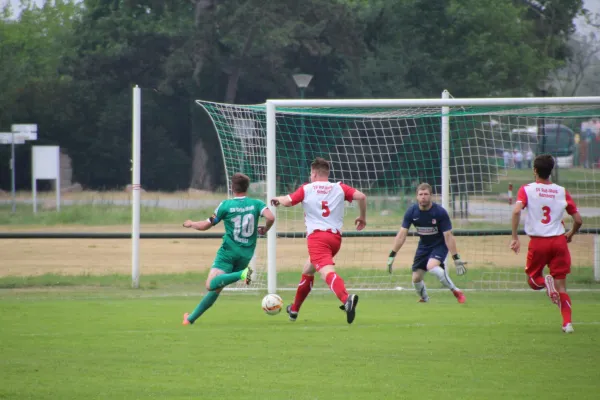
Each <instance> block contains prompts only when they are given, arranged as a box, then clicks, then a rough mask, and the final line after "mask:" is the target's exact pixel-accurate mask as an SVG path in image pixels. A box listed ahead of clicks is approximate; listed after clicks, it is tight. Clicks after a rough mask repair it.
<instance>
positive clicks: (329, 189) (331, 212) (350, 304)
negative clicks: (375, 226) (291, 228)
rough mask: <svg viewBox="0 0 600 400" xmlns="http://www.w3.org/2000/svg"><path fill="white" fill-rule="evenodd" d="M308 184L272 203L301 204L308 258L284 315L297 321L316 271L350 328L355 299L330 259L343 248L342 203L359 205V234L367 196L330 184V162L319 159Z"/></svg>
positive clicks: (339, 185) (351, 188) (365, 223)
mask: <svg viewBox="0 0 600 400" xmlns="http://www.w3.org/2000/svg"><path fill="white" fill-rule="evenodd" d="M310 180H311V183H307V184H305V185H303V186H301V187H300V188H298V190H296V191H295V192H294V193H292V194H290V195H287V196H280V197H276V198H274V199H272V200H271V204H272V205H274V206H279V205H282V206H284V207H292V206H295V205H296V204H299V203H302V208H304V223H305V224H306V234H307V239H306V241H307V244H308V255H309V258H308V260H307V262H306V263H305V264H304V269H303V271H302V278H301V279H300V284H299V285H298V290H297V291H296V297H295V298H294V303H292V304H291V305H289V306H288V307H287V312H288V314H289V318H290V321H295V320H296V319H297V318H298V312H299V311H300V307H301V306H302V303H303V302H304V300H305V299H306V297H307V296H308V294H309V293H310V291H311V289H312V285H313V281H314V275H315V271H318V272H319V273H320V274H321V277H322V278H323V279H324V280H325V282H327V285H329V288H330V289H331V291H332V292H334V293H335V295H336V296H337V297H338V299H340V301H341V302H342V304H343V305H342V306H341V307H340V309H342V310H344V311H345V312H346V320H347V321H348V323H349V324H351V323H352V321H354V317H355V316H356V305H357V304H358V296H357V295H356V294H348V292H347V291H346V286H345V284H344V280H343V279H342V278H341V277H340V276H339V275H338V274H337V273H336V272H335V269H334V268H333V266H334V265H335V263H334V261H333V257H335V255H336V254H337V252H338V251H339V250H340V247H341V245H342V225H343V221H344V201H349V202H351V201H352V200H357V201H358V205H359V209H360V216H359V217H358V218H356V220H355V221H354V224H355V225H356V230H357V231H361V230H363V229H364V227H365V226H366V225H367V220H366V213H367V196H365V195H364V194H363V193H361V192H360V191H358V190H356V189H354V188H353V187H350V186H348V185H345V184H343V183H341V182H336V183H331V182H329V162H328V161H327V160H325V159H323V158H321V157H317V158H316V159H315V160H314V161H313V162H312V164H311V169H310Z"/></svg>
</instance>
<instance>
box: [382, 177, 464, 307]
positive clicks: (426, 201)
mask: <svg viewBox="0 0 600 400" xmlns="http://www.w3.org/2000/svg"><path fill="white" fill-rule="evenodd" d="M431 193H432V190H431V186H430V185H429V184H427V183H422V184H420V185H419V186H418V187H417V204H414V205H412V206H411V207H410V208H409V209H408V210H407V211H406V213H405V214H404V220H403V221H402V227H401V228H400V231H399V232H398V234H397V235H396V238H395V239H394V244H393V246H392V251H391V252H390V255H389V258H388V262H387V267H388V272H389V273H390V274H391V273H392V265H393V263H394V259H395V257H396V253H398V251H399V250H400V248H401V247H402V245H404V242H405V241H406V236H407V235H408V229H409V228H410V226H411V225H414V226H415V228H416V230H417V234H418V235H419V237H420V239H419V245H418V247H417V251H416V253H415V258H414V261H413V265H412V282H413V286H414V288H415V290H416V292H417V294H418V295H419V297H420V298H419V302H421V303H426V302H428V301H429V295H428V294H427V289H426V288H425V282H423V277H424V276H425V273H426V272H430V273H432V274H433V275H435V276H436V277H437V278H438V280H439V281H440V282H441V283H442V285H444V286H445V287H447V288H448V289H450V291H452V294H454V297H456V299H457V300H458V302H459V303H464V302H465V300H466V298H465V295H464V294H463V293H462V292H461V291H460V290H459V289H458V288H457V287H456V286H455V285H454V283H453V282H452V280H451V279H450V276H448V272H447V271H446V269H445V267H444V260H445V259H446V256H447V255H448V251H450V254H451V255H452V259H453V260H454V266H455V267H456V273H457V274H458V275H464V274H465V273H466V272H467V268H466V267H465V264H467V263H466V262H464V261H463V260H461V259H460V256H459V255H458V251H457V249H456V240H455V239H454V235H453V234H452V223H451V222H450V216H449V215H448V212H446V210H445V209H444V208H443V207H441V206H440V205H438V204H436V203H434V202H433V201H432V200H431Z"/></svg>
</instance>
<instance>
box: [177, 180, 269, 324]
mask: <svg viewBox="0 0 600 400" xmlns="http://www.w3.org/2000/svg"><path fill="white" fill-rule="evenodd" d="M249 186H250V178H248V177H247V176H246V175H244V174H240V173H237V174H234V175H233V177H232V178H231V189H232V191H233V194H234V198H232V199H229V200H225V201H222V202H221V204H219V206H218V207H217V208H216V209H215V212H214V214H213V215H212V216H211V217H210V218H208V219H207V220H204V221H196V222H194V221H191V220H187V221H185V222H184V223H183V226H184V227H186V228H194V229H197V230H199V231H206V230H208V229H210V228H212V227H213V226H215V225H216V224H218V223H219V222H221V221H223V222H224V224H225V235H224V236H223V243H222V244H221V248H219V250H218V251H217V256H216V257H215V260H214V262H213V264H212V267H211V269H210V272H209V273H208V278H207V279H206V289H207V290H208V293H207V294H206V295H205V296H204V297H203V298H202V301H201V302H200V304H198V306H196V308H195V309H194V311H192V313H191V314H190V313H185V314H183V325H190V324H193V323H194V322H195V321H196V320H197V319H198V318H199V317H200V316H201V315H202V314H204V312H205V311H206V310H208V309H209V308H210V307H211V306H212V305H213V304H214V303H215V301H216V300H217V298H218V297H219V294H220V293H221V290H223V288H224V287H225V286H227V285H230V284H232V283H235V282H237V281H239V280H241V279H243V280H245V281H246V284H247V285H249V284H250V282H251V275H252V269H251V268H250V267H249V266H248V264H249V263H250V260H251V259H252V256H253V255H254V249H255V248H256V239H257V233H258V234H261V235H264V234H265V233H267V232H268V231H269V229H271V226H273V223H274V222H275V216H274V215H273V213H272V212H271V210H269V209H268V208H267V206H266V205H265V203H264V202H262V201H260V200H257V199H252V198H250V197H246V192H247V191H248V187H249ZM260 216H262V217H264V218H265V219H266V223H265V225H264V226H258V218H259V217H260Z"/></svg>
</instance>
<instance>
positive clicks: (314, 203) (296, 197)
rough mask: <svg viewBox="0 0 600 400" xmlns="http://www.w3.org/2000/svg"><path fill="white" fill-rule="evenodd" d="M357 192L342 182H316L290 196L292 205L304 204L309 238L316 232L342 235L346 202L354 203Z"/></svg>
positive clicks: (304, 186)
mask: <svg viewBox="0 0 600 400" xmlns="http://www.w3.org/2000/svg"><path fill="white" fill-rule="evenodd" d="M354 192H356V189H354V188H353V187H351V186H348V185H345V184H343V183H341V182H336V183H331V182H328V181H315V182H312V183H307V184H305V185H302V186H300V187H299V188H298V189H297V190H296V191H295V192H294V193H292V194H290V195H288V197H289V199H290V200H291V202H292V205H296V204H298V203H302V208H304V223H305V225H306V233H307V236H308V235H310V234H311V233H313V232H315V231H331V232H333V233H339V234H341V233H342V225H343V223H344V200H346V201H349V202H352V196H353V195H354Z"/></svg>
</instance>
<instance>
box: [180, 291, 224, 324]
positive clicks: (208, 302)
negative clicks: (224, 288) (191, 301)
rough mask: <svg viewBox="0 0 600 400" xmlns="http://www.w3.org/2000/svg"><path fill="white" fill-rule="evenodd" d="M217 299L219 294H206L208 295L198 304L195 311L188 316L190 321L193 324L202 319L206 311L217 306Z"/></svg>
mask: <svg viewBox="0 0 600 400" xmlns="http://www.w3.org/2000/svg"><path fill="white" fill-rule="evenodd" d="M217 297H219V293H218V292H208V293H206V295H205V296H204V297H203V298H202V301H201V302H200V304H198V306H196V308H195V309H194V311H193V312H192V313H191V314H190V315H189V316H188V318H187V319H188V321H190V322H191V323H192V324H193V323H194V321H196V320H197V319H198V318H200V316H201V315H202V314H204V311H206V310H208V309H209V308H210V307H211V306H212V305H213V304H215V301H217Z"/></svg>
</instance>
